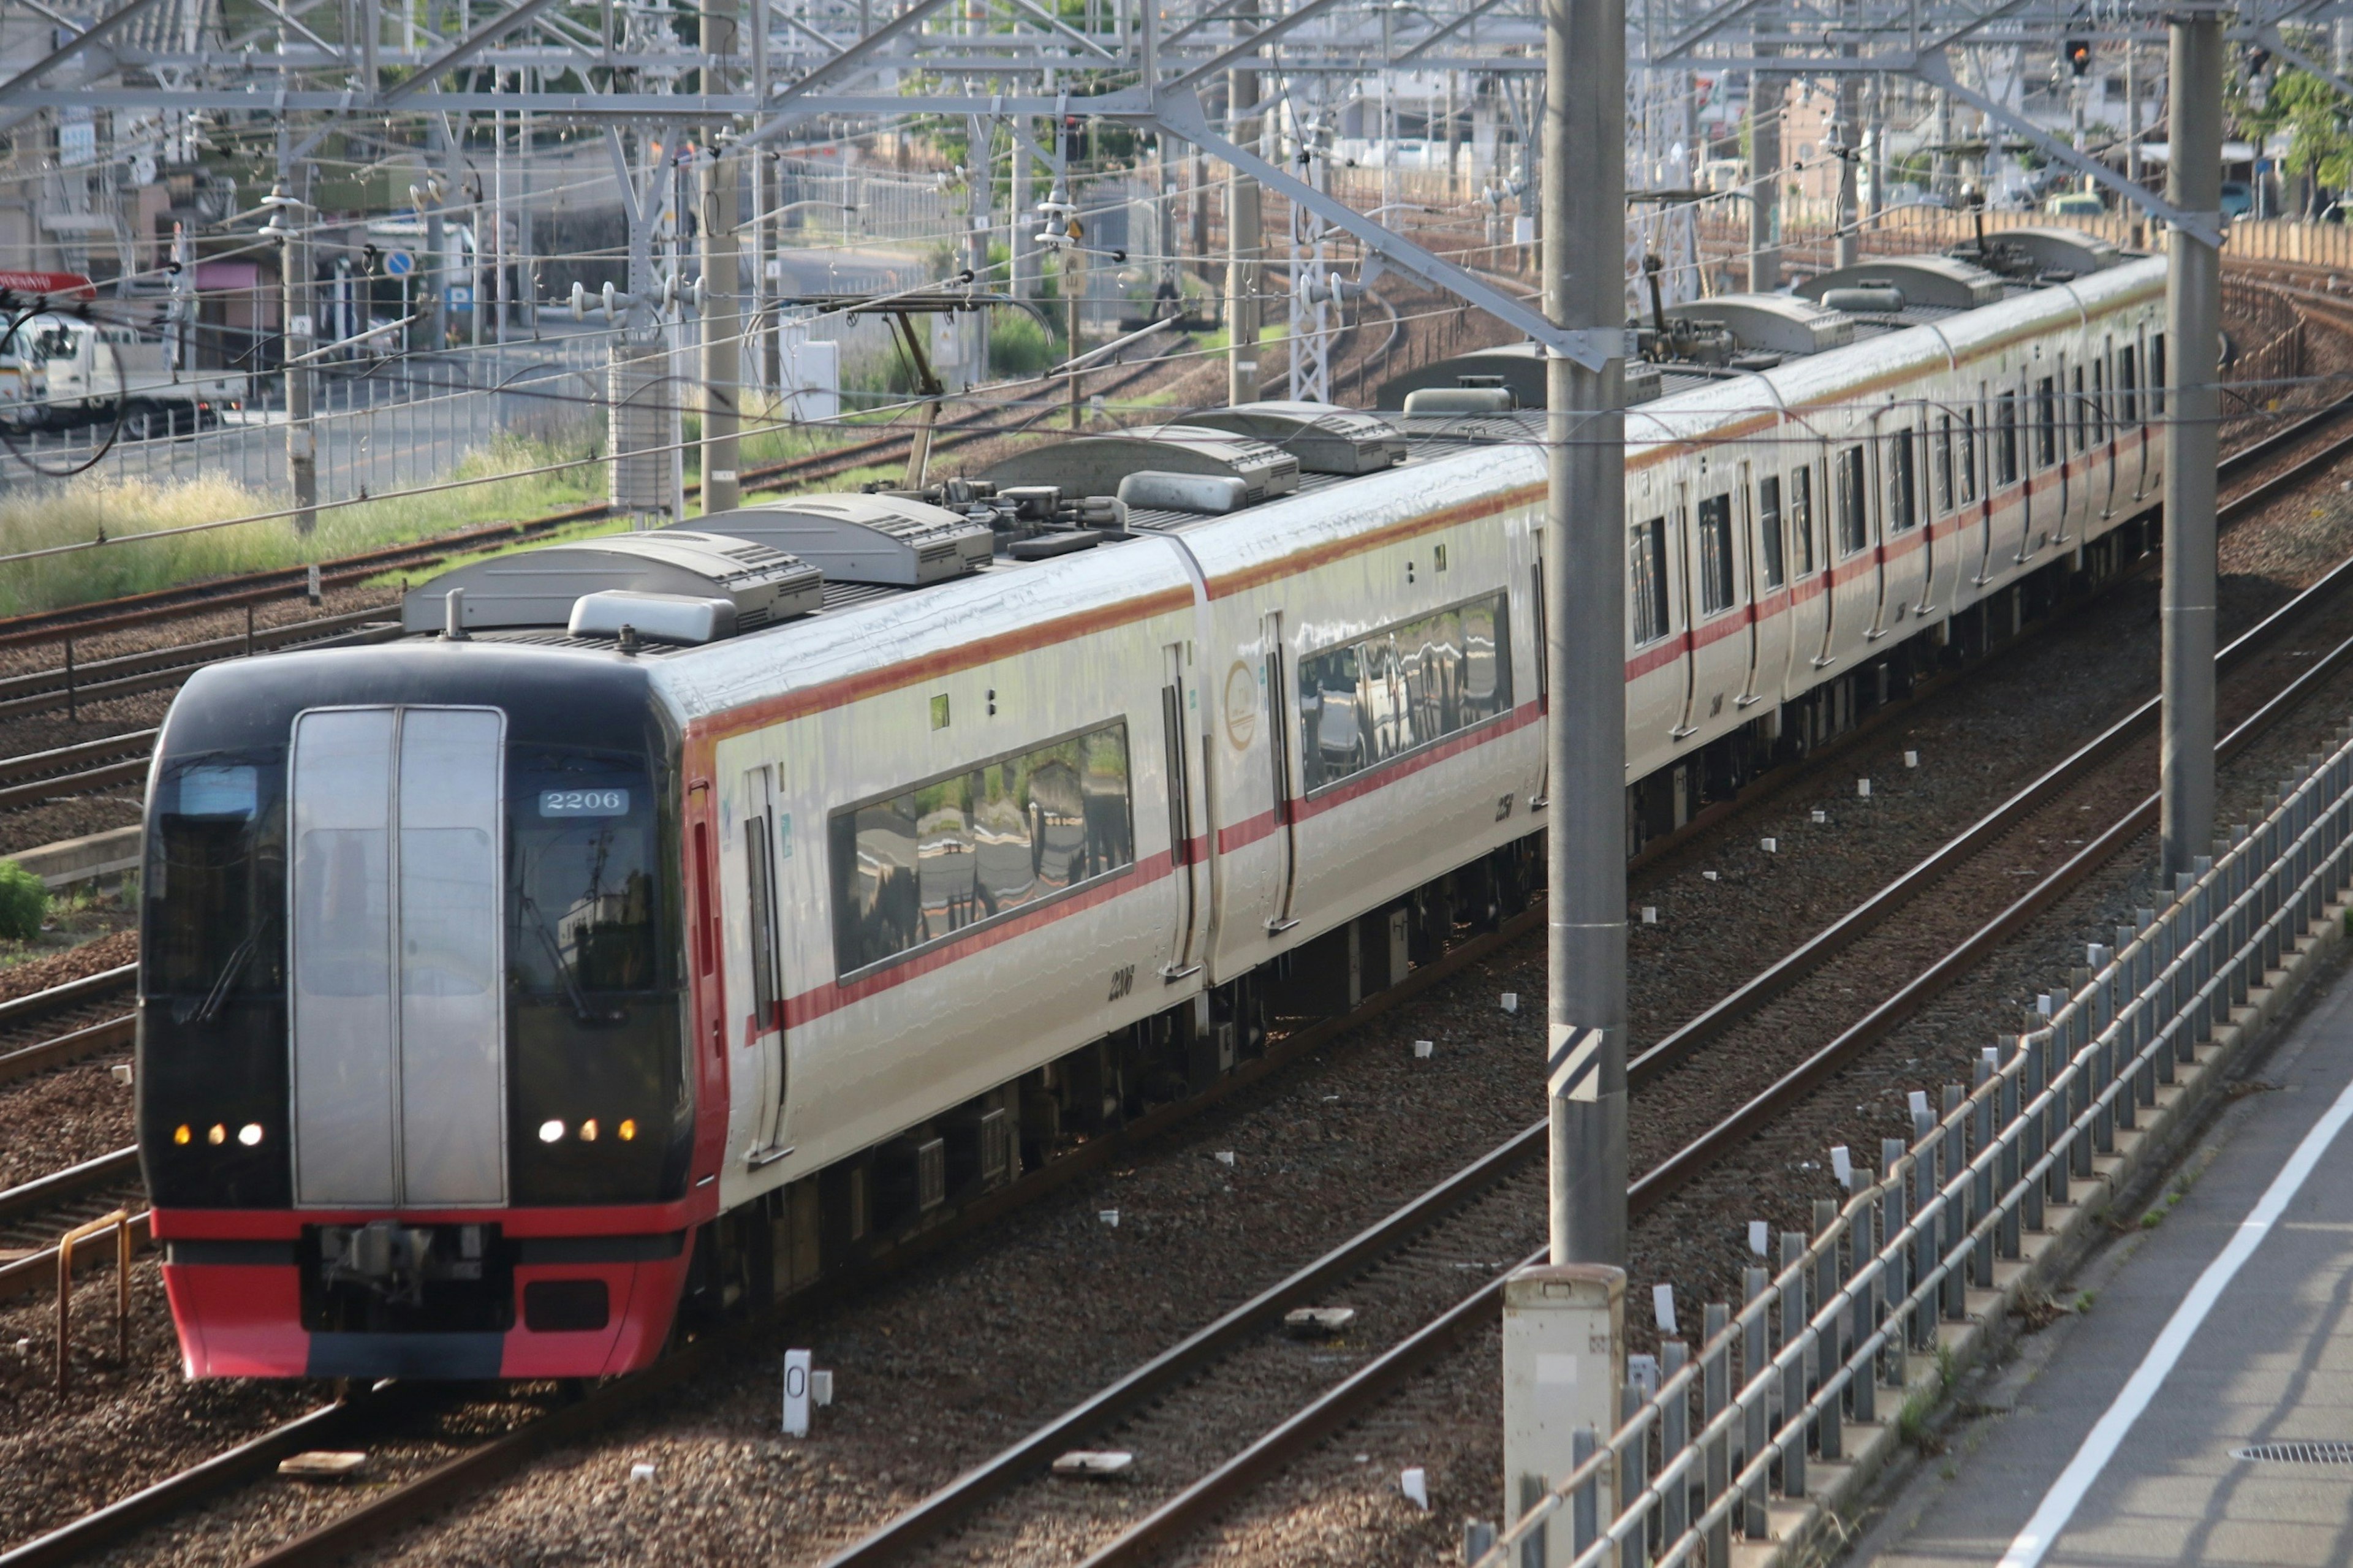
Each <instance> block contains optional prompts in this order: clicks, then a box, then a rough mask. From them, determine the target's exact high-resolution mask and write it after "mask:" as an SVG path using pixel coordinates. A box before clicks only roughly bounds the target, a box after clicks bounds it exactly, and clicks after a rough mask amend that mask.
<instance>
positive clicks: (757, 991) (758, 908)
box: [744, 810, 784, 1029]
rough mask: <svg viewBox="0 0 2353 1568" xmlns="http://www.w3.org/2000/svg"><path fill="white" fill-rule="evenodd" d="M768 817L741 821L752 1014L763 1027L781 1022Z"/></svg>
mask: <svg viewBox="0 0 2353 1568" xmlns="http://www.w3.org/2000/svg"><path fill="white" fill-rule="evenodd" d="M768 857H769V844H768V814H767V813H766V812H765V810H763V811H755V812H754V813H753V814H752V815H751V816H748V817H746V818H745V819H744V874H745V880H746V883H747V886H746V888H745V892H746V893H747V895H748V896H749V898H750V900H751V905H752V1011H753V1016H755V1017H757V1018H758V1019H759V1020H760V1025H761V1026H762V1027H763V1028H769V1029H773V1028H776V1027H777V1026H779V1025H781V1024H782V1023H783V1022H784V997H783V996H782V995H781V994H779V993H778V992H777V989H776V886H775V883H776V862H775V861H773V860H771V859H770V858H768Z"/></svg>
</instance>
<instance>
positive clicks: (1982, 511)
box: [1956, 382, 1993, 588]
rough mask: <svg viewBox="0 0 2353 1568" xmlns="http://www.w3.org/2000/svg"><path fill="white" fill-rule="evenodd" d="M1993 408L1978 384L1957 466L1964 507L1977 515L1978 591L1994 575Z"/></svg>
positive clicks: (1965, 411) (1966, 409)
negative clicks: (1990, 413)
mask: <svg viewBox="0 0 2353 1568" xmlns="http://www.w3.org/2000/svg"><path fill="white" fill-rule="evenodd" d="M1990 408H1991V405H1989V403H1988V402H1987V401H1986V384H1985V383H1984V382H1979V383H1978V395H1977V397H1976V399H1975V400H1974V401H1973V402H1970V403H1967V404H1964V405H1962V407H1961V450H1960V456H1959V458H1958V461H1957V464H1956V467H1957V469H1958V475H1957V477H1958V479H1959V480H1960V486H1961V504H1962V505H1963V506H1966V507H1971V508H1974V509H1975V510H1976V513H1977V526H1976V534H1977V542H1976V544H1975V546H1974V553H1975V554H1976V556H1977V567H1976V570H1975V571H1974V572H1972V573H1971V574H1970V579H1969V580H1970V583H1971V585H1972V586H1975V587H1978V588H1982V587H1984V586H1985V585H1986V584H1987V582H1988V581H1989V578H1990V577H1991V575H1992V573H1993V483H1992V479H1993V468H1992V455H1991V452H1990V450H1989V448H1990V447H1991V446H1992V442H1991V439H1990V435H1989V432H1990V426H1989V423H1988V416H1989V411H1990Z"/></svg>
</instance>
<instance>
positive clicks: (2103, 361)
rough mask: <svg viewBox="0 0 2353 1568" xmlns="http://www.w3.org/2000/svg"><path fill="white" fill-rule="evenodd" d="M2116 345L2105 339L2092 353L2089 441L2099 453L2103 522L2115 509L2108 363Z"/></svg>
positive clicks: (2112, 431)
mask: <svg viewBox="0 0 2353 1568" xmlns="http://www.w3.org/2000/svg"><path fill="white" fill-rule="evenodd" d="M2115 353H2116V344H2115V342H2113V341H2112V340H2106V339H2104V340H2102V342H2101V344H2100V349H2099V352H2098V353H2094V355H2093V356H2092V407H2091V415H2092V440H2093V443H2094V447H2095V449H2096V450H2097V451H2098V453H2099V462H2100V468H2101V470H2102V472H2101V474H2100V477H2099V481H2098V484H2099V497H2100V517H2101V520H2102V521H2106V520H2107V519H2108V518H2111V517H2114V516H2115V515H2116V420H2115V419H2114V418H2113V417H2112V416H2113V414H2114V413H2115V409H2114V407H2113V405H2112V400H2111V399H2110V398H2109V396H2108V363H2109V361H2110V360H2111V359H2112V358H2114V357H2115Z"/></svg>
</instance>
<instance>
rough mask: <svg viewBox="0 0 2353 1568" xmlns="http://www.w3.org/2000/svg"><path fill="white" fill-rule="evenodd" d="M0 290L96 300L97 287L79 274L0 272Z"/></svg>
mask: <svg viewBox="0 0 2353 1568" xmlns="http://www.w3.org/2000/svg"><path fill="white" fill-rule="evenodd" d="M0 289H8V290H9V291H10V292H12V293H16V294H70V295H73V296H76V297H77V298H79V299H83V300H95V299H97V298H98V286H97V285H96V284H94V283H92V282H91V281H90V279H87V278H85V277H83V276H82V275H81V274H80V273H79V272H0Z"/></svg>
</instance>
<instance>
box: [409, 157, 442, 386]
mask: <svg viewBox="0 0 2353 1568" xmlns="http://www.w3.org/2000/svg"><path fill="white" fill-rule="evenodd" d="M425 145H426V167H427V171H428V173H427V180H428V181H430V180H431V179H434V178H437V177H440V176H442V175H443V173H444V170H445V168H446V166H447V165H448V162H449V126H448V121H446V120H444V119H443V118H442V117H441V116H440V115H438V114H427V116H426V117H425ZM428 199H430V198H428ZM447 199H448V192H447V191H446V190H445V191H444V192H443V194H442V196H441V197H440V198H439V199H434V200H432V205H430V206H428V207H427V209H426V212H425V254H424V255H423V256H422V257H420V258H418V260H417V274H418V276H417V292H418V293H419V294H421V295H423V296H424V298H423V299H421V300H417V301H416V304H415V306H414V309H415V310H416V312H417V322H416V324H415V325H414V326H413V327H412V328H411V329H410V332H411V336H410V339H409V341H410V342H413V343H422V344H424V346H425V349H426V352H427V353H439V352H440V351H441V350H442V349H445V348H447V347H448V343H449V327H448V317H447V316H446V315H445V314H444V312H443V310H442V307H443V305H444V303H445V302H446V301H447V300H448V288H449V275H448V269H449V223H448V219H447V218H445V217H444V216H442V214H441V207H442V203H443V202H444V201H446V200H447Z"/></svg>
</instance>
